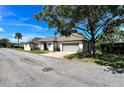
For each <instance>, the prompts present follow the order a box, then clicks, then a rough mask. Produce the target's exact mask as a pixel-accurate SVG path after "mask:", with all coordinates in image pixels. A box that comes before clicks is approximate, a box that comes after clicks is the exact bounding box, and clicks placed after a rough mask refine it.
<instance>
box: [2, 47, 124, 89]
mask: <svg viewBox="0 0 124 93" xmlns="http://www.w3.org/2000/svg"><path fill="white" fill-rule="evenodd" d="M105 69H106V67H104V66H99V65H96V64H92V63H81V62H76V61H73V62H72V61H68V60H64V59H58V58H57V59H56V58H52V57H47V56H41V55H38V54H30V53H26V52H21V51H17V50H12V49H0V86H1V87H3V86H7V87H10V86H11V87H67V86H69V87H71V86H73V87H78V86H82V87H88V86H90V87H91V86H92V87H95V86H97V87H100V86H124V74H112V72H111V71H106V70H105Z"/></svg>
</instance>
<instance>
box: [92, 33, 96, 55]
mask: <svg viewBox="0 0 124 93" xmlns="http://www.w3.org/2000/svg"><path fill="white" fill-rule="evenodd" d="M91 36H92V40H91V42H92V55H93V56H95V52H96V47H95V44H96V41H95V35H94V33H91Z"/></svg>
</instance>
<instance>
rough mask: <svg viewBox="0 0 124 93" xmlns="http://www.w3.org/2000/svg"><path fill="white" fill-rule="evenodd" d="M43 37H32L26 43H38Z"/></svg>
mask: <svg viewBox="0 0 124 93" xmlns="http://www.w3.org/2000/svg"><path fill="white" fill-rule="evenodd" d="M41 39H42V38H40V37H35V38H33V39H31V40H29V41H27V42H25V43H34V44H36V43H38V42H39V40H41Z"/></svg>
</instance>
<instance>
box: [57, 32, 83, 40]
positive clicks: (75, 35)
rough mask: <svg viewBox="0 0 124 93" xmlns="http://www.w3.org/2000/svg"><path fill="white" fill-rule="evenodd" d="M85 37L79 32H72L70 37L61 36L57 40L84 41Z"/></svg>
mask: <svg viewBox="0 0 124 93" xmlns="http://www.w3.org/2000/svg"><path fill="white" fill-rule="evenodd" d="M83 39H84V37H83V36H82V35H79V34H76V33H74V34H72V35H71V36H70V37H66V36H60V37H59V38H58V39H57V41H82V40H83Z"/></svg>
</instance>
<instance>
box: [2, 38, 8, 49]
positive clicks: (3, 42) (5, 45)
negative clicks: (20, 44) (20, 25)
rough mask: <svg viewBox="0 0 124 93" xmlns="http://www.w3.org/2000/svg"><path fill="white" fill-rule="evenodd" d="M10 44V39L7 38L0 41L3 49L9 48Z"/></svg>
mask: <svg viewBox="0 0 124 93" xmlns="http://www.w3.org/2000/svg"><path fill="white" fill-rule="evenodd" d="M8 43H9V39H7V38H2V39H0V47H3V48H5V47H7V45H8Z"/></svg>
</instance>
